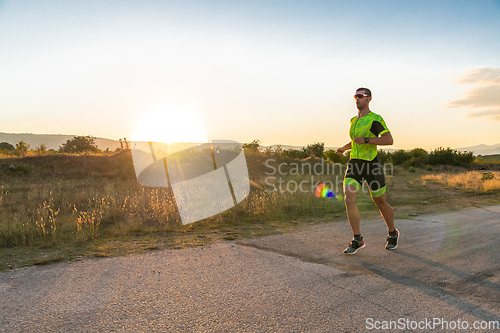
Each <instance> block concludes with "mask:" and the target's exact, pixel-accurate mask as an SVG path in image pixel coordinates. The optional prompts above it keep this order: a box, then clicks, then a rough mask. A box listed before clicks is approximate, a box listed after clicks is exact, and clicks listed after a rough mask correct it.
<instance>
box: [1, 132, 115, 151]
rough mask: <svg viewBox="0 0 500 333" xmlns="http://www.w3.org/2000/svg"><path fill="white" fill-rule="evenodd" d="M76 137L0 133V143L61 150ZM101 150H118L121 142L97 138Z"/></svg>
mask: <svg viewBox="0 0 500 333" xmlns="http://www.w3.org/2000/svg"><path fill="white" fill-rule="evenodd" d="M74 137H75V135H64V134H32V133H0V142H8V143H10V144H11V145H13V146H15V145H16V143H19V141H24V143H27V144H29V145H30V149H35V148H36V147H39V146H40V145H41V144H44V145H45V146H47V148H48V149H55V150H57V149H59V147H60V146H62V144H63V143H66V141H68V140H70V139H73V138H74ZM95 142H96V144H97V146H98V147H99V149H102V150H106V149H107V148H109V150H112V151H114V150H116V148H119V147H120V142H118V141H116V140H111V139H105V138H96V140H95Z"/></svg>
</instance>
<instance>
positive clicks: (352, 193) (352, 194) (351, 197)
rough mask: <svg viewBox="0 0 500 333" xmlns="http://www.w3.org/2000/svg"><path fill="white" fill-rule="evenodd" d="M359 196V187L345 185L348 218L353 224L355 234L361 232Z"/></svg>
mask: <svg viewBox="0 0 500 333" xmlns="http://www.w3.org/2000/svg"><path fill="white" fill-rule="evenodd" d="M357 196H358V189H357V188H356V186H354V185H345V186H344V201H345V207H346V211H347V219H348V220H349V224H350V225H351V230H352V234H353V235H359V234H361V230H360V227H359V222H360V219H361V216H360V215H359V209H358V205H356V197H357Z"/></svg>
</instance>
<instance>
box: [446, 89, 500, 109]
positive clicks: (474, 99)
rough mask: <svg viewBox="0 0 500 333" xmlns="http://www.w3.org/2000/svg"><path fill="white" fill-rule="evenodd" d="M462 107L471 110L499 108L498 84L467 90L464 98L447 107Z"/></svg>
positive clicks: (499, 90)
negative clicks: (467, 107)
mask: <svg viewBox="0 0 500 333" xmlns="http://www.w3.org/2000/svg"><path fill="white" fill-rule="evenodd" d="M464 106H469V107H471V108H480V107H500V84H498V85H484V86H479V87H476V88H472V89H469V90H467V91H466V92H465V96H464V97H462V98H461V99H457V100H456V101H452V102H450V103H449V106H448V107H450V108H460V107H464Z"/></svg>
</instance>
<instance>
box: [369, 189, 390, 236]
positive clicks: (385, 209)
mask: <svg viewBox="0 0 500 333" xmlns="http://www.w3.org/2000/svg"><path fill="white" fill-rule="evenodd" d="M372 200H373V202H374V203H375V205H376V206H377V208H378V210H379V211H380V214H381V215H382V218H383V219H384V221H385V224H387V230H388V231H389V232H391V231H394V211H393V210H392V207H391V206H390V205H389V204H388V203H387V196H386V194H385V193H384V194H382V195H381V196H379V197H372Z"/></svg>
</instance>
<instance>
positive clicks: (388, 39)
mask: <svg viewBox="0 0 500 333" xmlns="http://www.w3.org/2000/svg"><path fill="white" fill-rule="evenodd" d="M499 32H500V1H498V0H497V1H486V0H479V1H446V0H440V1H404V2H403V1H364V2H349V1H293V0H288V1H285V0H282V1H278V0H266V1H258V0H257V1H212V0H207V1H196V0H195V1H191V0H186V1H127V0H122V1H93V0H86V1H53V0H46V1H36V0H31V1H24V0H16V1H2V0H0V92H1V93H0V96H1V98H0V111H1V114H2V121H1V122H0V132H6V133H44V134H72V135H92V136H96V137H104V138H110V139H116V140H117V139H119V138H131V136H133V135H134V134H133V133H136V134H137V131H138V127H140V128H142V132H141V138H145V137H146V136H148V135H152V136H154V137H158V133H157V132H158V131H160V132H162V131H164V133H165V135H167V133H168V135H167V136H168V138H166V139H165V140H166V141H167V140H168V141H176V140H178V141H196V140H201V139H200V137H201V138H208V139H210V140H234V141H238V142H242V143H243V142H250V141H252V140H255V139H258V140H260V141H261V142H262V144H263V145H273V144H284V145H298V146H301V145H307V144H310V143H315V142H324V143H325V146H327V147H339V146H343V145H344V144H345V143H347V142H348V141H349V136H348V130H349V120H350V118H351V117H353V116H355V115H356V114H357V109H356V107H355V102H354V99H353V95H354V93H355V90H356V88H358V87H368V88H370V89H371V91H372V93H373V100H372V102H371V103H370V109H371V110H372V111H373V112H376V113H378V114H380V115H382V116H383V117H384V119H385V121H386V123H387V125H388V127H389V129H390V131H391V133H392V135H393V138H394V148H399V149H411V148H416V147H420V148H425V149H434V148H437V147H452V148H456V147H467V146H473V145H478V144H487V145H493V144H499V143H500V134H499V130H498V129H499V128H500V38H498V33H499ZM162 110H163V111H164V112H163V111H162ZM186 110H188V111H186ZM189 110H191V111H189ZM193 110H194V111H193ZM183 112H184V113H185V112H188V113H185V114H184V116H182V117H179V116H178V114H179V113H183ZM189 112H191V113H189ZM176 113H177V116H176ZM162 114H163V115H162ZM187 114H189V116H186V115H187ZM190 119H191V121H190ZM148 122H150V123H151V124H152V125H151V127H150V128H149V129H148V126H147V125H146V127H144V126H145V125H144V124H147V123H148ZM139 124H140V125H139ZM200 124H201V126H200ZM144 128H146V129H144ZM200 133H201V134H200Z"/></svg>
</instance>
